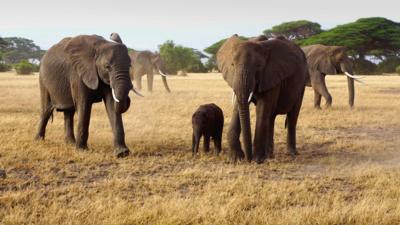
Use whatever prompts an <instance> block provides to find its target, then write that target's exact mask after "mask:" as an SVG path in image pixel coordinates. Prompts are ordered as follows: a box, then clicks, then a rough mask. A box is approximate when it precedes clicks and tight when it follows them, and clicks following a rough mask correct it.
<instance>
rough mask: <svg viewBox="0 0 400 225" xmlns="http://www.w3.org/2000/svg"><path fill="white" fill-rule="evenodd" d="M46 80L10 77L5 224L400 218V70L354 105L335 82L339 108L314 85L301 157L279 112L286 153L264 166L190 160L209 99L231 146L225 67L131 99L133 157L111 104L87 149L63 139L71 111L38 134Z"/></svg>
mask: <svg viewBox="0 0 400 225" xmlns="http://www.w3.org/2000/svg"><path fill="white" fill-rule="evenodd" d="M37 79H38V77H37V75H34V76H16V75H14V74H13V73H1V74H0V169H4V170H5V171H6V174H7V175H6V178H0V224H276V225H277V224H399V223H400V204H399V202H400V76H368V77H366V78H365V79H364V81H365V82H366V83H367V85H359V84H358V83H357V84H356V100H355V108H354V109H350V108H349V107H348V104H347V96H348V94H347V84H346V78H345V77H344V76H329V77H327V83H328V87H329V89H330V92H331V94H332V96H333V107H332V108H330V109H325V108H323V109H322V110H316V109H314V108H313V107H312V106H313V91H312V89H311V88H307V89H306V94H305V97H304V101H303V107H302V110H301V113H300V118H299V123H298V129H297V131H298V132H297V134H298V142H297V146H298V151H299V153H300V155H299V156H298V157H297V158H295V159H292V158H291V157H290V156H288V155H287V154H286V151H285V145H286V130H285V129H284V117H283V116H280V117H278V119H277V121H276V126H275V131H276V132H275V159H273V160H269V161H268V162H266V163H264V164H261V165H257V164H255V163H251V164H248V163H244V162H240V163H238V164H230V163H228V160H227V157H226V154H222V155H221V156H214V155H212V154H204V153H202V154H201V156H199V157H196V158H192V157H191V150H190V148H191V115H192V113H193V112H194V110H196V108H197V107H198V105H200V104H204V103H210V102H214V103H216V104H217V105H219V106H220V107H221V108H222V109H223V110H224V116H225V129H224V140H223V151H225V152H226V151H227V150H228V149H227V143H226V140H225V136H226V130H227V127H228V125H229V121H230V117H231V110H232V105H231V91H230V89H229V88H228V86H227V84H226V83H225V82H224V81H223V80H222V77H221V75H220V74H198V75H194V74H189V76H188V77H186V78H183V77H173V78H170V79H169V84H170V87H171V90H172V93H166V91H165V90H164V88H163V87H162V84H161V81H160V80H159V78H158V77H157V79H156V84H155V87H154V90H155V91H154V92H153V93H152V94H150V93H147V92H146V91H145V90H144V91H142V92H143V94H144V95H145V98H139V97H136V96H132V94H131V98H132V104H131V108H130V109H129V111H128V112H127V113H125V114H124V124H125V133H126V142H127V145H128V146H129V148H130V150H131V152H132V154H131V155H130V156H129V157H127V158H125V159H116V158H115V157H114V155H113V151H112V133H111V128H110V126H109V124H108V119H107V117H106V113H105V109H104V106H103V104H96V105H95V106H94V109H93V112H92V120H91V124H90V135H89V148H90V149H89V150H88V151H86V152H78V151H76V150H75V148H74V146H69V145H66V144H64V141H63V139H64V136H63V114H62V113H56V112H55V114H54V121H53V122H52V123H51V122H50V123H49V125H48V127H47V136H46V140H45V141H39V142H37V141H34V140H33V137H34V134H35V132H36V126H37V123H38V118H39V110H40V109H39V90H38V82H37ZM144 81H145V80H144ZM144 86H145V85H144ZM251 109H252V113H253V114H252V117H253V120H254V107H252V108H251ZM253 122H254V121H253ZM252 128H253V129H254V123H253V126H252ZM201 147H202V146H201ZM212 149H213V147H212Z"/></svg>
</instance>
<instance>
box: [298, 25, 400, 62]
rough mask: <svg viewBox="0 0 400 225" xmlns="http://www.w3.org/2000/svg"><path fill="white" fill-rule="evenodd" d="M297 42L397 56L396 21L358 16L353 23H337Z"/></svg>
mask: <svg viewBox="0 0 400 225" xmlns="http://www.w3.org/2000/svg"><path fill="white" fill-rule="evenodd" d="M298 43H299V44H300V45H303V46H305V45H312V44H325V45H342V46H346V47H347V48H348V49H349V50H350V51H349V54H350V55H353V56H358V57H359V58H364V57H365V55H373V56H376V57H378V58H380V59H382V58H383V57H382V56H384V57H390V56H400V23H396V22H393V21H391V20H388V19H386V18H381V17H372V18H362V19H359V20H357V21H355V22H353V23H347V24H344V25H339V26H337V27H335V28H333V29H330V30H328V31H326V32H322V33H320V34H317V35H315V36H312V37H310V38H308V39H305V40H300V41H298Z"/></svg>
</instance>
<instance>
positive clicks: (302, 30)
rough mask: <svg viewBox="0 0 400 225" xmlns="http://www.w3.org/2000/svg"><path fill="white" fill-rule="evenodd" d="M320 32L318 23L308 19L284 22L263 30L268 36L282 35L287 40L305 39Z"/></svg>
mask: <svg viewBox="0 0 400 225" xmlns="http://www.w3.org/2000/svg"><path fill="white" fill-rule="evenodd" d="M321 32H322V29H321V25H320V24H319V23H314V22H311V21H308V20H297V21H291V22H285V23H281V24H279V25H276V26H273V27H272V29H267V30H264V31H263V33H264V34H265V36H267V37H268V38H271V37H276V36H280V35H282V36H284V37H286V38H287V39H289V40H301V39H306V38H309V37H311V36H313V35H316V34H319V33H321Z"/></svg>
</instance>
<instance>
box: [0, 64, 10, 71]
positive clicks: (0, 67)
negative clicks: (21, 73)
mask: <svg viewBox="0 0 400 225" xmlns="http://www.w3.org/2000/svg"><path fill="white" fill-rule="evenodd" d="M11 68H12V66H11V65H9V64H5V63H0V72H7V71H10V70H11Z"/></svg>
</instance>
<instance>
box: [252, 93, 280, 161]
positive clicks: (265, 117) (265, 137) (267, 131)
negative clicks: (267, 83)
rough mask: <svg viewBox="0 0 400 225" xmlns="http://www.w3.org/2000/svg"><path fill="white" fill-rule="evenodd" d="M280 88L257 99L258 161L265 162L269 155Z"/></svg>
mask: <svg viewBox="0 0 400 225" xmlns="http://www.w3.org/2000/svg"><path fill="white" fill-rule="evenodd" d="M279 91H280V87H279V88H275V89H272V90H271V91H269V92H268V93H265V94H264V96H260V97H259V98H258V99H257V106H256V130H255V134H254V143H253V146H254V161H256V163H263V162H264V161H265V159H266V157H267V149H268V148H269V147H270V145H271V144H272V145H273V143H270V141H271V140H270V139H271V136H272V137H273V135H274V134H273V132H271V129H273V127H274V125H272V122H274V121H275V120H272V118H273V117H274V113H273V112H274V110H275V109H276V105H277V103H278V96H279Z"/></svg>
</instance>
